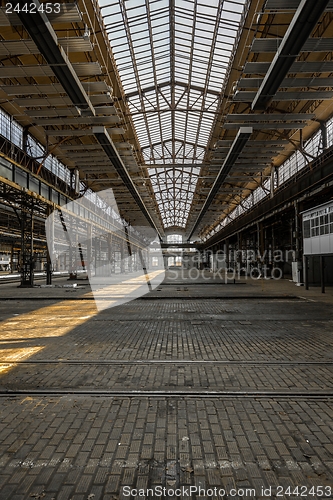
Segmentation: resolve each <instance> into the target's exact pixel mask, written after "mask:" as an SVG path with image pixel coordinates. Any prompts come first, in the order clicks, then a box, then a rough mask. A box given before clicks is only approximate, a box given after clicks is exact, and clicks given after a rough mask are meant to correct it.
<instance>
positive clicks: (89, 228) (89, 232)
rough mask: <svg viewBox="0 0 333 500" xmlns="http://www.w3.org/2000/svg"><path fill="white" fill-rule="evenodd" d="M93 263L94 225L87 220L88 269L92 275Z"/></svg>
mask: <svg viewBox="0 0 333 500" xmlns="http://www.w3.org/2000/svg"><path fill="white" fill-rule="evenodd" d="M91 264H92V225H91V224H90V223H89V222H87V255H86V269H87V272H88V275H89V276H90V272H91Z"/></svg>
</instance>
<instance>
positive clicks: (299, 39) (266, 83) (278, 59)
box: [251, 0, 329, 110]
mask: <svg viewBox="0 0 333 500" xmlns="http://www.w3.org/2000/svg"><path fill="white" fill-rule="evenodd" d="M328 2H329V0H316V1H315V2H313V1H311V0H301V2H300V4H299V7H298V9H297V11H296V13H295V15H294V17H293V19H292V21H291V23H290V26H289V28H288V29H287V31H286V33H285V35H284V37H283V39H282V42H281V44H280V46H279V48H278V50H277V52H276V54H275V56H274V59H273V61H272V62H271V65H270V67H269V69H268V71H267V73H266V76H265V78H264V80H263V82H262V84H261V86H260V88H259V90H258V92H257V94H256V96H255V98H254V99H253V102H252V106H251V108H252V109H253V110H258V109H265V108H266V107H267V106H268V104H269V103H270V102H271V100H272V99H273V97H274V95H275V94H276V92H277V91H278V89H279V87H280V86H281V83H282V81H283V79H284V78H285V77H286V75H287V74H288V71H289V69H290V68H291V65H292V64H293V62H294V61H295V59H296V57H297V56H298V54H299V52H300V51H301V49H302V47H303V45H304V43H305V42H306V41H307V39H308V38H309V36H310V35H311V33H312V31H313V29H314V27H315V26H316V24H317V22H318V19H319V18H320V16H321V15H322V13H323V12H324V10H325V8H326V7H327V4H328Z"/></svg>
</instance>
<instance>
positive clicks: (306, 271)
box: [303, 255, 309, 290]
mask: <svg viewBox="0 0 333 500" xmlns="http://www.w3.org/2000/svg"><path fill="white" fill-rule="evenodd" d="M303 278H304V286H305V290H309V257H308V256H307V255H303Z"/></svg>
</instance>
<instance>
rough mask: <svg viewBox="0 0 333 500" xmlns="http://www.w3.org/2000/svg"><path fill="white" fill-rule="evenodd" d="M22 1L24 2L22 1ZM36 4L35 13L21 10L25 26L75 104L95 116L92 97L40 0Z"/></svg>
mask: <svg viewBox="0 0 333 500" xmlns="http://www.w3.org/2000/svg"><path fill="white" fill-rule="evenodd" d="M20 3H22V4H23V2H22V1H21V2H20ZM35 4H36V7H37V8H36V11H34V13H33V14H32V13H30V12H24V11H23V10H20V11H19V13H18V16H19V18H20V20H21V21H22V24H23V26H24V28H25V29H26V30H27V32H28V33H29V35H30V37H31V38H32V40H33V41H34V42H35V44H36V45H37V47H38V49H39V51H40V53H41V54H42V55H43V57H44V58H45V60H46V61H47V63H48V64H49V65H50V67H51V69H52V71H53V73H54V74H55V75H56V77H57V78H58V80H59V83H61V85H62V87H63V88H64V90H65V91H66V93H67V95H68V96H69V98H70V99H71V101H72V102H73V104H74V106H77V107H78V108H79V109H82V110H84V111H85V113H87V114H88V115H90V116H94V115H95V111H94V108H93V106H92V104H91V102H90V99H89V97H88V95H87V94H86V92H85V90H84V88H83V86H82V85H81V82H80V80H79V79H78V76H77V74H76V73H75V71H74V69H73V66H72V64H71V63H70V61H69V59H68V57H67V56H66V54H65V51H64V50H63V48H62V47H61V46H60V45H59V44H58V38H57V35H56V33H55V31H54V29H53V28H52V26H51V24H50V22H49V20H48V18H47V17H46V15H45V14H44V13H43V12H40V10H39V7H40V3H39V1H38V0H36V1H35Z"/></svg>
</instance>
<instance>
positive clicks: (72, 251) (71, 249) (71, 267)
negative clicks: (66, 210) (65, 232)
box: [68, 215, 78, 280]
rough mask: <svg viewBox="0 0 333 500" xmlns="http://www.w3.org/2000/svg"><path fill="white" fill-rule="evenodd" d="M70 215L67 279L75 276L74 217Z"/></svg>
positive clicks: (75, 232) (75, 242)
mask: <svg viewBox="0 0 333 500" xmlns="http://www.w3.org/2000/svg"><path fill="white" fill-rule="evenodd" d="M69 217H70V226H69V227H70V230H69V231H70V234H69V240H68V241H69V279H70V280H75V279H76V278H77V255H76V253H77V252H76V249H77V237H78V235H77V230H76V227H75V226H76V224H75V222H76V221H75V217H73V216H71V215H70V216H69Z"/></svg>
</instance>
